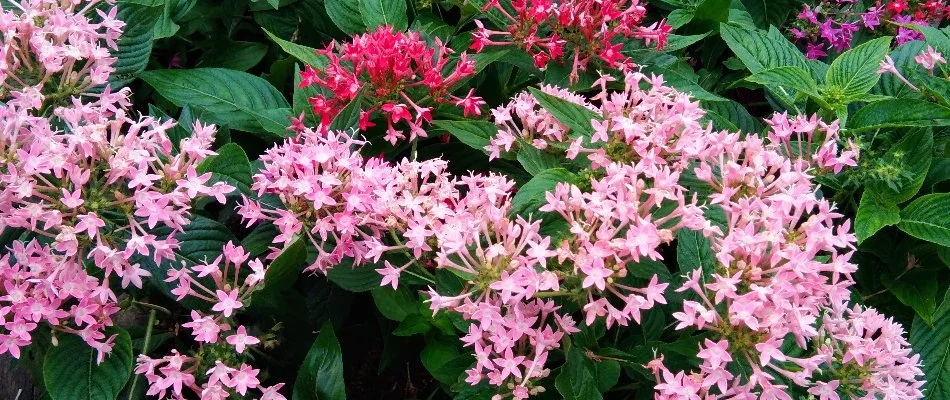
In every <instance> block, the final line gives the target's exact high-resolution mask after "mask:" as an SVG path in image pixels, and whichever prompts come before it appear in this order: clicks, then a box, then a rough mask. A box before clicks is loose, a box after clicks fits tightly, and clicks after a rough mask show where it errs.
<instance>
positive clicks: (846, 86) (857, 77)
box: [825, 36, 891, 97]
mask: <svg viewBox="0 0 950 400" xmlns="http://www.w3.org/2000/svg"><path fill="white" fill-rule="evenodd" d="M890 45H891V37H890V36H885V37H882V38H877V39H874V40H871V41H868V42H865V43H864V44H862V45H860V46H858V47H855V48H853V49H851V50H848V51H846V52H845V53H844V54H842V55H841V56H839V57H838V58H836V59H835V60H834V61H833V62H832V63H831V67H829V68H828V73H827V76H826V78H825V80H826V81H827V83H828V85H831V86H835V87H837V88H838V89H840V90H842V91H843V92H844V95H845V96H846V97H854V96H858V95H862V94H864V93H867V92H868V91H870V90H871V88H873V87H874V85H876V84H877V81H878V79H880V74H878V73H877V70H878V68H879V66H878V64H880V63H881V60H883V59H884V56H885V55H887V51H888V49H890Z"/></svg>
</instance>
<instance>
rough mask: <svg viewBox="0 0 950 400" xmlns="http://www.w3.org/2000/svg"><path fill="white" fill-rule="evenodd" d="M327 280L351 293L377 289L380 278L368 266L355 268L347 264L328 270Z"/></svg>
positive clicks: (374, 270)
mask: <svg viewBox="0 0 950 400" xmlns="http://www.w3.org/2000/svg"><path fill="white" fill-rule="evenodd" d="M327 278H329V279H330V281H331V282H333V283H335V284H337V285H338V286H340V287H341V288H343V289H346V290H349V291H351V292H368V291H370V290H373V289H376V288H378V287H379V283H380V282H381V281H382V276H381V275H379V272H376V269H375V268H374V267H372V266H370V265H362V266H359V267H356V268H353V266H352V265H351V264H349V263H343V264H340V265H337V266H335V267H333V268H331V269H330V272H328V273H327Z"/></svg>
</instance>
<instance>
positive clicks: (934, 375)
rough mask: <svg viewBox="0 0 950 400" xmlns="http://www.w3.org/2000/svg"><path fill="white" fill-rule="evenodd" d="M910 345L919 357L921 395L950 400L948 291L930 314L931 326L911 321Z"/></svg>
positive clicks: (917, 320) (949, 306)
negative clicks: (922, 381) (923, 377)
mask: <svg viewBox="0 0 950 400" xmlns="http://www.w3.org/2000/svg"><path fill="white" fill-rule="evenodd" d="M910 344H911V346H912V347H913V349H914V351H916V352H917V353H918V354H920V362H921V364H923V367H922V369H923V371H924V376H925V379H926V380H927V382H926V383H925V384H924V386H923V392H924V395H925V396H926V397H927V398H929V399H946V398H950V291H947V293H946V294H945V295H944V298H943V303H941V304H940V307H939V308H938V309H937V311H936V312H935V313H934V318H933V324H926V323H924V321H923V320H922V319H921V318H919V317H918V318H916V319H915V320H914V325H913V327H912V328H911V330H910Z"/></svg>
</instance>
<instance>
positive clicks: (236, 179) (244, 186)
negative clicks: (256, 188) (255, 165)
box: [197, 143, 252, 196]
mask: <svg viewBox="0 0 950 400" xmlns="http://www.w3.org/2000/svg"><path fill="white" fill-rule="evenodd" d="M197 171H198V173H199V174H204V173H206V172H210V173H211V179H210V180H208V183H207V184H208V185H211V184H214V183H215V182H224V183H227V184H228V185H231V186H234V187H235V188H236V189H237V190H238V191H239V192H240V193H243V194H245V195H248V196H250V195H252V193H251V162H250V161H249V160H248V159H247V154H245V153H244V149H242V148H241V146H238V145H237V144H235V143H228V144H225V145H224V146H221V148H220V149H218V155H216V156H211V157H208V158H206V159H205V160H204V161H202V162H201V165H198V168H197ZM232 194H238V193H237V192H232Z"/></svg>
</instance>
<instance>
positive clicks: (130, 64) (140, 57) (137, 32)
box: [109, 3, 162, 90]
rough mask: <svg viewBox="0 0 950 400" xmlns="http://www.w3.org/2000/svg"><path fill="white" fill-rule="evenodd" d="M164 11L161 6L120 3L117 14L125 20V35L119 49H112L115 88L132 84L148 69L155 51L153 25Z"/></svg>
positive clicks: (113, 83) (110, 83)
mask: <svg viewBox="0 0 950 400" xmlns="http://www.w3.org/2000/svg"><path fill="white" fill-rule="evenodd" d="M161 12H162V9H161V8H158V7H146V6H141V5H134V4H123V3H120V4H119V5H118V11H117V12H116V18H117V19H119V20H121V21H124V22H125V27H124V28H123V29H122V36H121V37H119V41H118V42H117V44H118V47H119V48H118V50H115V51H113V52H112V53H111V55H112V57H115V58H116V61H115V64H113V67H114V68H115V72H113V73H112V75H110V76H109V85H110V86H111V87H112V90H118V89H119V88H120V87H123V86H125V85H128V84H129V83H130V82H132V81H133V80H135V78H136V76H137V75H138V74H139V73H140V72H142V71H144V70H145V66H146V65H148V59H149V57H150V56H151V55H152V39H153V35H154V33H153V29H152V28H153V27H154V26H155V20H156V19H157V18H158V16H159V14H160V13H161Z"/></svg>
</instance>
